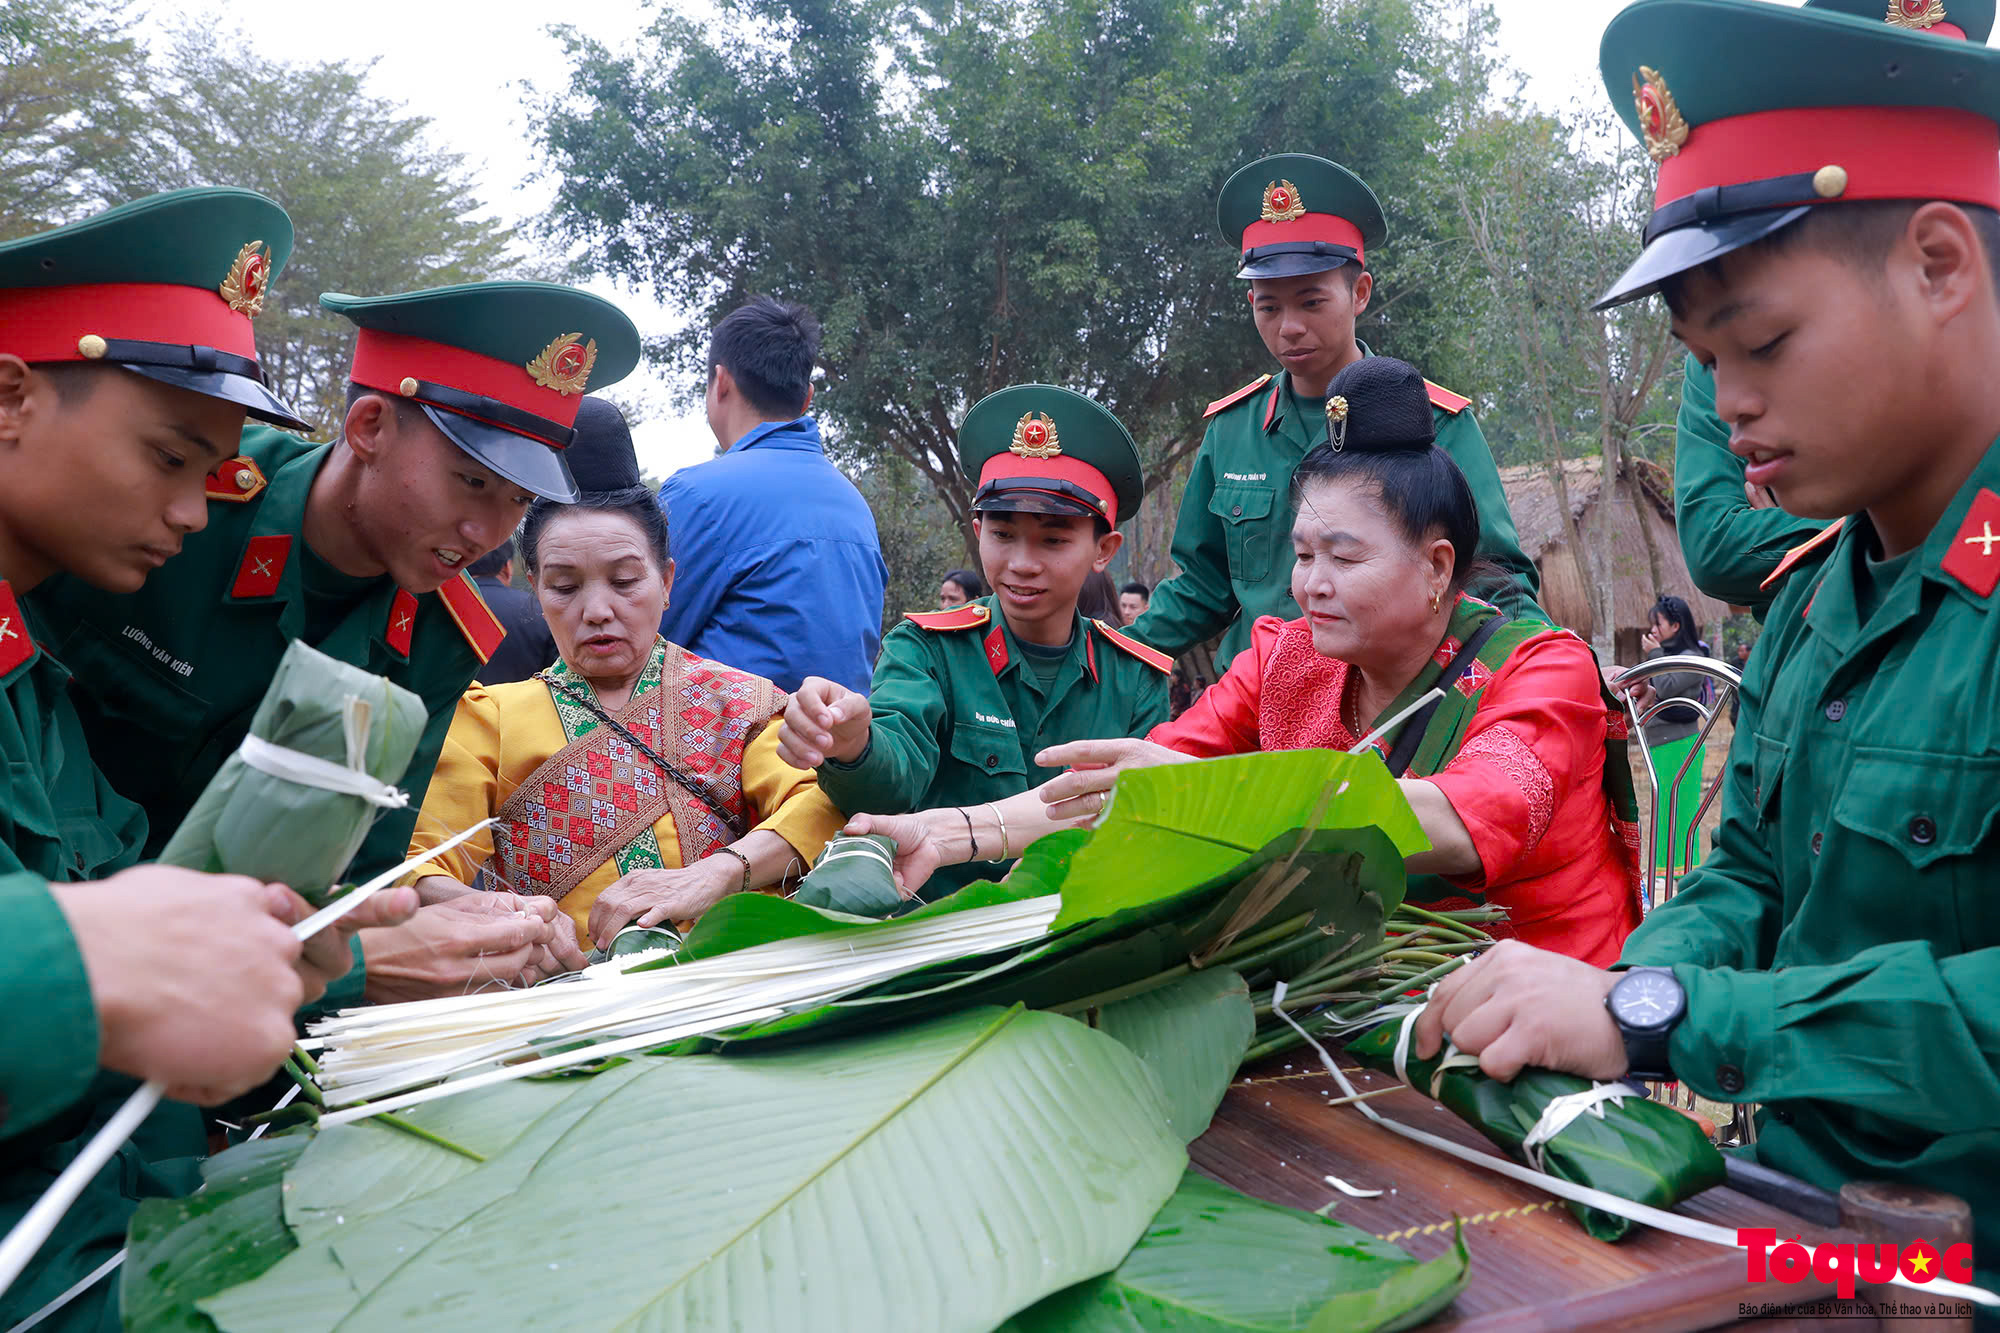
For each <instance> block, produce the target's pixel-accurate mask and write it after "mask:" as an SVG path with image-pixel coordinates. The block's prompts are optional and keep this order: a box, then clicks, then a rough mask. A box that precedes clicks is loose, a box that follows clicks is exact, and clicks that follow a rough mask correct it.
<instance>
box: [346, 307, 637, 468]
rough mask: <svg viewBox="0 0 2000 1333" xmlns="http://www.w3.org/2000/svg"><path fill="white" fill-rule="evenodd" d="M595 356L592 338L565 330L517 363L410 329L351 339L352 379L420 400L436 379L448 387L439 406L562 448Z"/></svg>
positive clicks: (364, 332) (368, 332) (371, 331)
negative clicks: (434, 339)
mask: <svg viewBox="0 0 2000 1333" xmlns="http://www.w3.org/2000/svg"><path fill="white" fill-rule="evenodd" d="M596 362H597V343H596V342H595V341H591V340H584V339H581V338H580V337H578V336H577V335H575V334H567V333H566V334H564V335H562V336H561V337H559V338H557V339H556V340H555V341H554V342H552V343H550V344H549V345H548V346H547V347H545V348H543V349H542V352H541V354H540V355H539V356H537V357H536V358H535V359H534V360H533V361H530V362H527V363H525V364H520V363H516V362H513V361H501V360H499V359H498V358H496V357H490V356H483V355H481V354H480V353H478V352H468V351H466V350H465V349H464V348H462V347H451V346H448V345H446V344H444V343H439V342H431V341H430V340H428V339H425V338H414V337H411V336H409V335H408V334H401V333H384V332H383V331H381V330H380V329H361V330H359V331H358V332H357V333H356V334H355V338H354V371H353V375H352V378H353V380H354V382H355V383H356V384H361V385H365V386H366V387H368V388H370V389H378V390H380V391H381V392H383V393H393V394H398V395H401V396H402V397H405V398H419V399H421V398H423V397H424V394H423V390H424V389H425V388H426V387H427V386H438V387H440V388H442V389H444V390H445V391H446V392H445V393H443V394H440V395H437V396H438V398H439V399H440V401H439V402H438V403H437V404H436V405H437V406H439V407H443V408H445V409H447V410H450V411H455V412H459V413H460V414H461V415H464V416H470V417H473V418H475V419H478V420H482V421H487V422H488V423H489V424H491V425H495V426H499V427H500V428H502V429H503V430H510V431H513V432H514V433H515V434H517V435H524V436H527V437H528V438H529V439H534V440H540V441H541V442H542V443H543V444H546V445H548V446H549V447H550V448H552V449H560V448H564V447H566V446H567V445H568V444H569V431H570V429H571V428H572V427H574V426H575V425H576V410H577V407H578V405H579V404H581V403H582V401H583V393H584V390H585V388H586V387H587V385H588V383H589V380H590V371H591V369H592V367H593V366H595V365H596ZM482 399H483V400H486V401H485V402H484V403H481V402H480V401H478V400H482ZM494 404H497V405H498V408H497V410H495V408H494V406H493V405H494ZM482 407H484V408H485V411H484V412H482V410H481V409H482Z"/></svg>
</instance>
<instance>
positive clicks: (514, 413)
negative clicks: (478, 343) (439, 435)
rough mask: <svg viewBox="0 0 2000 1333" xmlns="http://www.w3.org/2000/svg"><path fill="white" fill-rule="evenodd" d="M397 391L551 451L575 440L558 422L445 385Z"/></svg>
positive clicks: (571, 431)
mask: <svg viewBox="0 0 2000 1333" xmlns="http://www.w3.org/2000/svg"><path fill="white" fill-rule="evenodd" d="M397 388H398V391H399V392H400V393H401V396H403V397H405V398H414V399H416V400H417V401H418V402H420V403H429V404H431V405H432V406H434V407H441V408H443V409H444V410H445V411H447V412H456V413H458V414H459V415H460V416H468V417H475V418H477V419H478V420H480V421H484V422H486V423H487V424H488V425H492V426H498V427H500V428H501V429H502V430H508V431H512V432H513V433H514V434H516V435H526V436H528V437H529V438H530V439H533V440H537V441H539V442H541V443H542V444H545V445H547V446H548V447H549V448H551V449H567V448H569V446H570V444H571V443H572V442H573V441H574V440H575V439H576V431H575V430H574V429H573V428H572V427H569V426H565V425H563V424H562V423H561V422H560V421H551V420H550V419H549V418H547V417H545V416H538V415H537V414H535V413H533V412H529V411H526V410H524V409H522V408H518V407H515V406H513V405H512V404H510V403H503V402H501V401H500V400H499V399H498V398H488V397H486V396H485V395H484V394H477V393H466V392H464V391H463V390H461V389H454V388H452V387H451V386H450V385H448V384H432V383H430V382H429V381H427V380H416V381H414V387H411V386H410V385H407V384H405V385H398V386H397Z"/></svg>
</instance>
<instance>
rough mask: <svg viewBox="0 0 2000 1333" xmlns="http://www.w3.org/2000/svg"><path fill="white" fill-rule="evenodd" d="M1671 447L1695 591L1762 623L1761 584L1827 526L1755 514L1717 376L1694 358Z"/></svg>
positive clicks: (1769, 512) (1764, 595)
mask: <svg viewBox="0 0 2000 1333" xmlns="http://www.w3.org/2000/svg"><path fill="white" fill-rule="evenodd" d="M1676 432H1677V436H1678V438H1677V440H1676V442H1675V444H1674V523H1675V525H1676V527H1677V528H1678V529H1679V532H1680V539H1681V555H1682V557H1683V558H1684V559H1685V560H1686V561H1687V567H1688V573H1689V574H1690V575H1691V576H1692V577H1693V578H1694V585H1695V587H1697V588H1700V589H1701V590H1702V591H1703V592H1705V593H1707V594H1708V595H1709V596H1710V597H1713V598H1715V599H1716V600H1717V601H1722V602H1728V603H1730V604H1731V605H1732V606H1747V607H1749V608H1750V609H1751V610H1752V611H1753V612H1755V613H1756V616H1757V618H1758V619H1759V620H1762V619H1763V618H1764V612H1765V611H1766V610H1768V609H1769V607H1770V605H1771V598H1772V597H1773V596H1774V595H1775V590H1773V591H1766V590H1765V589H1764V588H1763V586H1762V585H1763V582H1764V580H1765V579H1767V578H1769V577H1770V576H1771V571H1773V570H1775V569H1776V568H1777V567H1778V562H1779V561H1780V560H1782V559H1784V558H1785V552H1787V551H1789V550H1791V549H1792V548H1793V547H1794V546H1799V545H1803V544H1804V543H1805V542H1807V541H1810V540H1811V539H1812V538H1813V537H1814V536H1815V535H1816V534H1817V533H1818V532H1819V530H1820V529H1821V528H1823V527H1825V526H1826V524H1825V523H1824V522H1822V521H1820V520H1818V519H1810V518H1794V517H1792V516H1791V515H1790V514H1787V513H1786V512H1785V511H1784V510H1782V509H1752V508H1751V507H1750V502H1749V500H1748V499H1746V498H1745V497H1744V494H1743V460H1742V459H1740V458H1738V457H1737V456H1736V455H1735V454H1732V453H1730V452H1729V427H1728V426H1726V425H1724V424H1723V422H1722V419H1721V418H1720V417H1718V416H1717V415H1716V414H1715V377H1714V376H1713V375H1712V374H1710V373H1709V372H1708V371H1707V370H1705V369H1703V368H1702V366H1701V363H1700V362H1698V361H1696V360H1695V359H1694V358H1693V357H1689V358H1688V359H1687V377H1686V380H1685V382H1684V383H1683V384H1682V386H1681V410H1680V418H1679V421H1678V423H1677V426H1676Z"/></svg>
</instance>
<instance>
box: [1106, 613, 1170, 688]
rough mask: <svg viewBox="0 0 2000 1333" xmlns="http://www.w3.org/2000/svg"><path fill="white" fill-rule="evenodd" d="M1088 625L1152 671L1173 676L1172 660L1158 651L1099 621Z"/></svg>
mask: <svg viewBox="0 0 2000 1333" xmlns="http://www.w3.org/2000/svg"><path fill="white" fill-rule="evenodd" d="M1090 623H1091V624H1093V625H1095V626H1097V628H1098V629H1099V630H1100V631H1102V632H1103V634H1104V637H1105V638H1107V639H1109V640H1111V642H1113V643H1114V644H1116V645H1118V646H1119V647H1120V648H1123V649H1124V650H1125V651H1126V652H1128V653H1130V654H1131V655H1132V656H1134V657H1136V658H1138V659H1139V660H1140V661H1141V662H1144V663H1145V664H1146V665H1147V666H1149V667H1151V668H1153V670H1155V671H1162V672H1165V673H1166V674H1167V675H1169V676H1171V675H1173V674H1174V659H1173V658H1171V657H1168V656H1167V655H1166V654H1165V653H1163V652H1161V651H1160V650H1159V649H1157V648H1148V647H1147V646H1146V645H1145V644H1143V643H1140V642H1139V641H1138V640H1137V639H1134V638H1132V637H1130V636H1129V635H1126V634H1121V633H1120V632H1119V631H1117V630H1115V629H1113V628H1111V626H1109V625H1107V624H1105V623H1104V622H1103V621H1101V620H1093V621H1091V622H1090Z"/></svg>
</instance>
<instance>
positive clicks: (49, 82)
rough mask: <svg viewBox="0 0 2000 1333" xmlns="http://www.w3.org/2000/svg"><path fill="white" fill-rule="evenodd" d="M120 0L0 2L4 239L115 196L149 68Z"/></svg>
mask: <svg viewBox="0 0 2000 1333" xmlns="http://www.w3.org/2000/svg"><path fill="white" fill-rule="evenodd" d="M133 17H134V16H133V14H132V12H131V6H130V5H129V4H128V3H126V0H0V241H5V240H12V239H13V238H15V237H17V236H26V235H28V234H29V233H31V232H36V231H40V230H42V229H44V228H46V227H50V226H54V225H56V224H58V223H62V222H69V221H73V220H75V219H76V218H77V217H79V216H82V215H84V214H86V213H89V212H91V211H92V210H93V209H97V208H103V207H106V206H108V205H110V204H113V203H116V202H118V200H119V198H120V194H119V191H118V189H117V187H116V186H115V184H113V178H115V177H116V176H117V175H119V174H120V172H121V171H122V169H123V163H124V162H125V160H126V158H127V157H128V155H130V154H131V153H132V152H133V151H134V149H135V147H136V146H137V145H138V144H139V143H140V142H141V141H142V139H143V136H144V126H145V122H146V112H145V101H146V97H147V94H148V91H149V88H150V81H151V72H150V71H149V70H148V69H147V67H146V57H145V52H144V50H143V49H142V48H141V47H140V46H139V44H138V43H137V42H136V41H135V40H133V37H132V35H131V33H130V31H129V27H128V25H129V23H130V22H131V20H132V18H133Z"/></svg>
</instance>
